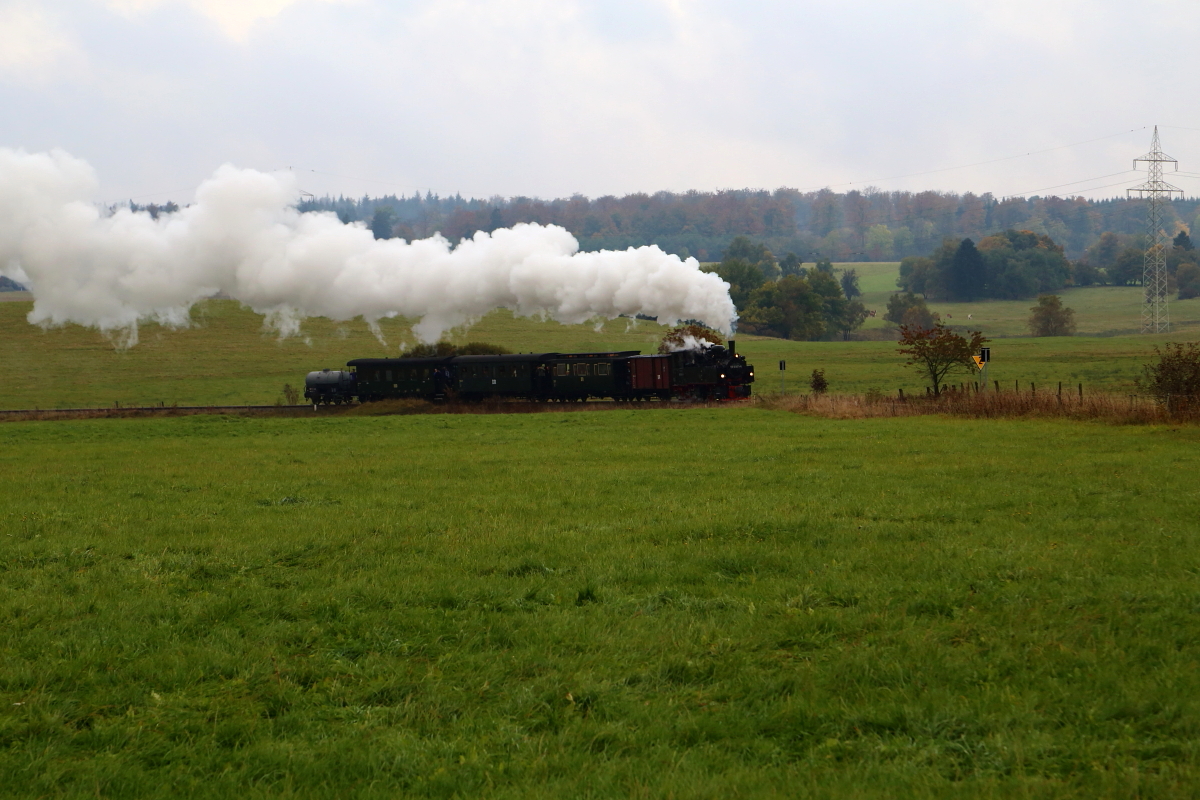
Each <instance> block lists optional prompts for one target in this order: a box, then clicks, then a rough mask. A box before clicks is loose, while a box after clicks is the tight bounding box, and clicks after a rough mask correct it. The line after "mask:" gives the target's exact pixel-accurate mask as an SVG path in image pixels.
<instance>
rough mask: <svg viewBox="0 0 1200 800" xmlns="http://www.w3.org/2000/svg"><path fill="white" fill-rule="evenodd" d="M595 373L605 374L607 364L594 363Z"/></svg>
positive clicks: (606, 372)
mask: <svg viewBox="0 0 1200 800" xmlns="http://www.w3.org/2000/svg"><path fill="white" fill-rule="evenodd" d="M596 374H597V375H607V374H608V364H597V365H596Z"/></svg>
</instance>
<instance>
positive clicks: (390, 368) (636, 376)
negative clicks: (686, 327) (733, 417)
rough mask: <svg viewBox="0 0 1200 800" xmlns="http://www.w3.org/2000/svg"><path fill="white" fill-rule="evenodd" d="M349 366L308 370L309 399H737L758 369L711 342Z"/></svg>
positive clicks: (371, 361)
mask: <svg viewBox="0 0 1200 800" xmlns="http://www.w3.org/2000/svg"><path fill="white" fill-rule="evenodd" d="M346 366H347V367H349V369H344V370H328V369H326V370H321V371H320V372H310V373H308V376H307V377H306V378H305V379H304V396H305V398H307V399H308V400H309V401H310V402H311V403H312V404H313V405H314V406H316V405H318V404H341V403H350V402H353V401H354V400H355V399H357V400H358V401H360V402H363V403H369V402H371V401H373V400H384V399H388V398H396V397H415V398H423V399H426V400H447V399H457V400H461V401H468V402H469V401H479V400H486V399H488V398H512V399H526V400H537V401H559V402H582V401H585V400H588V399H591V398H611V399H613V400H653V399H658V400H676V399H677V400H736V399H739V398H743V397H749V396H750V384H751V383H753V381H754V367H753V366H751V365H749V364H747V363H746V359H745V358H744V357H742V356H739V355H738V354H737V352H736V350H735V349H734V341H733V340H732V339H731V340H730V341H729V347H728V348H726V347H723V346H721V345H712V346H710V347H704V348H700V349H696V350H680V351H678V352H675V353H669V354H666V355H648V356H644V355H642V354H641V352H640V351H638V350H625V351H622V352H616V353H518V354H511V355H501V356H449V357H446V358H358V359H355V360H353V361H350V362H348V363H347V364H346Z"/></svg>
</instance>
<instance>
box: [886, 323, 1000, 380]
mask: <svg viewBox="0 0 1200 800" xmlns="http://www.w3.org/2000/svg"><path fill="white" fill-rule="evenodd" d="M968 333H969V334H970V337H971V338H970V339H967V338H965V337H963V336H961V335H959V334H957V333H955V332H954V331H952V330H951V329H950V328H947V327H946V326H945V325H943V324H942V323H940V322H939V323H937V324H935V325H934V326H933V327H932V328H923V327H921V326H918V325H901V326H900V341H899V344H900V350H899V352H900V355H902V356H907V357H908V360H907V361H906V362H905V365H906V366H910V367H915V368H916V370H917V372H919V373H920V374H921V376H922V377H924V378H927V379H928V380H929V382H930V383H932V384H933V393H934V394H935V395H938V396H940V395H941V393H942V385H943V384H944V383H945V380H946V376H947V375H949V374H950V373H952V372H955V371H958V370H964V371H966V370H974V369H975V362H974V360H973V359H972V358H971V357H972V356H974V355H976V354H978V353H979V348H980V346H982V345H983V343H984V342H986V341H987V338H986V337H984V335H983V334H982V333H980V332H979V331H968Z"/></svg>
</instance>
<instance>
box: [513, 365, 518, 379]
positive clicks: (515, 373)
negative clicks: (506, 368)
mask: <svg viewBox="0 0 1200 800" xmlns="http://www.w3.org/2000/svg"><path fill="white" fill-rule="evenodd" d="M512 376H513V377H514V378H515V377H517V368H516V367H513V368H512Z"/></svg>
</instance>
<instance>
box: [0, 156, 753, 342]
mask: <svg viewBox="0 0 1200 800" xmlns="http://www.w3.org/2000/svg"><path fill="white" fill-rule="evenodd" d="M96 186H97V183H96V178H95V174H94V172H93V171H92V168H91V167H90V166H89V165H88V164H87V163H86V162H84V161H82V160H80V159H77V158H74V157H72V156H70V155H68V154H66V153H63V152H61V151H55V152H52V153H25V152H23V151H19V150H10V149H6V148H0V274H3V275H6V276H8V277H10V278H13V279H14V280H17V281H19V282H20V283H23V284H25V285H26V286H27V287H28V288H29V289H30V291H31V292H32V293H33V296H34V305H33V310H32V311H31V312H30V313H29V321H30V322H31V323H34V324H38V325H44V326H57V325H64V324H67V323H78V324H80V325H88V326H92V327H95V328H99V329H100V330H102V331H105V332H106V333H109V334H110V335H113V336H114V338H115V339H116V340H117V341H118V342H119V343H120V344H122V345H124V346H129V345H133V344H136V342H137V326H138V323H139V322H141V321H146V320H154V321H157V322H160V323H164V324H167V325H172V326H184V325H187V324H188V321H189V315H188V310H189V309H190V307H191V306H192V304H193V303H196V302H197V301H199V300H201V299H203V298H206V297H210V296H212V295H213V294H216V293H217V292H224V293H225V294H227V295H228V296H230V297H232V298H234V299H236V300H240V301H241V302H243V303H245V304H246V305H247V306H249V307H250V308H252V309H254V310H255V311H257V312H259V313H262V314H265V315H267V321H268V324H270V325H273V326H274V327H276V328H278V329H279V331H280V333H281V334H283V335H288V334H293V333H296V332H298V331H299V326H300V320H301V319H302V318H304V317H307V316H325V317H329V318H331V319H335V320H346V319H352V318H354V317H359V316H361V317H363V318H364V319H366V320H367V322H368V323H369V324H370V325H371V326H372V328H373V329H374V330H378V328H377V327H376V326H375V323H376V322H377V321H378V320H379V319H382V318H384V317H390V316H395V315H401V316H404V317H409V318H419V320H420V322H418V323H417V324H416V326H415V327H414V328H413V331H414V333H415V334H416V336H417V337H418V338H420V339H421V340H422V341H426V342H432V341H436V340H437V339H438V338H439V337H440V336H441V335H442V333H444V332H445V331H446V330H448V329H450V328H453V327H456V326H458V325H461V324H463V323H465V322H468V321H470V320H473V319H477V318H479V317H481V316H482V315H484V314H486V313H487V312H488V311H491V310H492V309H494V308H498V307H505V308H510V309H512V310H513V311H514V312H515V313H516V314H519V315H522V316H530V315H545V316H549V317H551V318H553V319H555V320H558V321H559V322H564V323H580V322H585V321H587V320H589V319H592V318H595V317H605V318H609V319H611V318H613V317H617V316H620V315H622V314H626V315H634V314H647V315H650V316H656V317H658V319H659V321H660V322H666V323H674V322H678V321H680V320H689V319H694V320H700V321H702V322H705V323H707V324H708V325H710V326H713V327H715V328H717V329H719V330H722V331H725V332H727V333H728V332H730V330H731V328H732V325H733V321H734V319H735V318H736V311H735V309H734V306H733V302H732V301H731V300H730V298H729V285H728V284H726V283H725V282H724V281H722V280H721V279H720V278H719V277H718V276H716V275H713V274H709V273H704V272H701V271H700V268H699V264H698V263H697V262H696V260H695V259H691V258H689V259H687V260H686V261H683V260H680V258H679V257H678V256H674V255H670V254H668V253H664V252H663V251H662V250H660V249H659V248H658V247H654V246H651V247H639V248H630V249H629V250H625V251H620V252H614V251H601V252H591V253H586V252H579V245H578V242H576V241H575V238H574V237H573V236H571V234H570V233H568V232H567V231H566V230H564V229H562V228H560V227H557V226H553V225H551V226H541V225H536V224H530V225H516V226H514V227H513V228H511V229H500V230H496V231H493V232H492V233H491V234H488V233H483V232H479V233H476V234H475V235H474V237H472V238H470V239H466V240H464V241H462V242H460V243H459V244H458V245H457V246H455V245H452V244H451V243H450V242H449V241H447V240H446V239H444V238H442V237H441V236H434V237H432V238H430V239H421V240H417V241H414V242H411V243H409V242H405V241H403V240H400V239H388V240H376V239H375V238H374V237H373V236H372V234H371V232H370V231H369V230H367V229H366V228H365V227H364V226H362V225H361V224H351V225H345V224H342V223H341V222H340V221H339V220H338V219H337V217H336V216H335V215H334V214H331V213H305V214H302V213H300V212H298V211H297V210H296V209H295V208H294V207H293V206H292V203H293V201H294V199H295V198H296V196H297V194H298V192H297V188H296V186H295V184H294V180H293V178H292V176H291V174H290V173H276V174H266V173H262V172H257V171H255V170H247V169H236V168H234V167H232V166H228V165H227V166H223V167H221V168H220V169H218V170H217V171H216V173H215V174H214V175H213V176H212V177H211V178H209V179H208V180H206V181H205V182H204V183H202V184H201V185H200V187H199V189H197V191H196V198H195V202H194V203H193V204H192V205H190V206H188V207H186V208H183V209H181V210H180V211H178V212H176V213H175V214H170V215H160V216H159V218H158V219H157V220H155V219H152V218H151V217H150V215H149V214H146V213H142V212H137V213H135V212H132V211H130V210H128V209H122V210H119V211H117V212H116V213H114V214H112V215H108V216H106V215H104V214H102V213H101V212H100V211H99V210H98V209H97V208H96V207H95V206H94V205H93V204H92V203H91V202H89V200H88V198H90V197H91V196H92V195H93V194H94V192H95V190H96Z"/></svg>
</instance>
